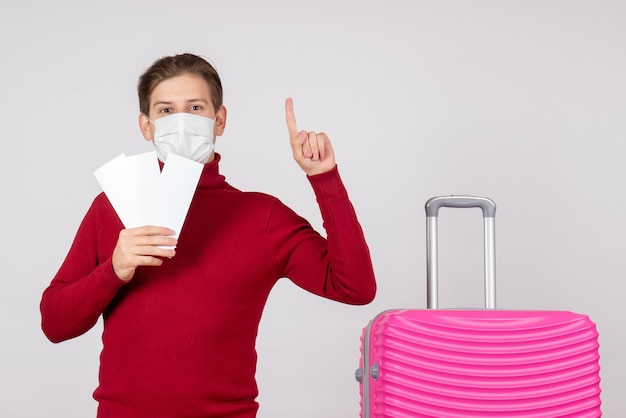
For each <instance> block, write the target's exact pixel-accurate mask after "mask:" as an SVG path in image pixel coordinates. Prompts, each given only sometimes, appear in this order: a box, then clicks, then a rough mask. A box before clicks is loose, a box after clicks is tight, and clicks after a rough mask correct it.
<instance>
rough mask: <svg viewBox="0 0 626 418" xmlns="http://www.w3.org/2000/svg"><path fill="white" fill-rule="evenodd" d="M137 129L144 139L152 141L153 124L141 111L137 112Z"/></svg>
mask: <svg viewBox="0 0 626 418" xmlns="http://www.w3.org/2000/svg"><path fill="white" fill-rule="evenodd" d="M139 129H141V134H142V135H143V137H144V139H145V140H146V141H152V140H153V139H154V125H152V122H150V119H148V117H147V116H146V115H144V114H143V113H140V114H139Z"/></svg>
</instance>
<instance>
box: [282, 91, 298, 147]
mask: <svg viewBox="0 0 626 418" xmlns="http://www.w3.org/2000/svg"><path fill="white" fill-rule="evenodd" d="M285 114H286V118H287V129H288V130H289V136H290V137H292V138H293V137H295V136H297V135H298V125H296V115H295V114H294V113H293V100H292V99H291V97H289V98H287V100H285Z"/></svg>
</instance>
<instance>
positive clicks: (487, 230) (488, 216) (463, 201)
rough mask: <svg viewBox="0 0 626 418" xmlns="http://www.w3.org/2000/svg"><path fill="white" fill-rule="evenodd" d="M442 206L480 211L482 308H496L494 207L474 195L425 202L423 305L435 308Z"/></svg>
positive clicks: (485, 199)
mask: <svg viewBox="0 0 626 418" xmlns="http://www.w3.org/2000/svg"><path fill="white" fill-rule="evenodd" d="M442 207H451V208H481V209H482V211H483V219H484V245H485V246H484V253H485V307H486V308H487V309H496V247H495V242H496V233H495V217H496V204H495V203H494V202H493V200H491V199H488V198H486V197H475V196H441V197H433V198H431V199H429V200H428V201H427V202H426V207H425V209H426V241H427V242H426V251H427V255H426V258H427V260H426V287H427V300H426V306H427V307H428V309H437V308H438V307H439V294H438V283H439V278H438V273H439V272H438V259H439V256H438V231H437V219H438V217H439V209H440V208H442Z"/></svg>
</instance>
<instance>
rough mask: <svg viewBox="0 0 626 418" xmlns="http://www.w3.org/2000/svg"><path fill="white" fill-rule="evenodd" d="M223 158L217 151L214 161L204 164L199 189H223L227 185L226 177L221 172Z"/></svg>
mask: <svg viewBox="0 0 626 418" xmlns="http://www.w3.org/2000/svg"><path fill="white" fill-rule="evenodd" d="M221 159H222V157H221V155H220V154H218V153H215V158H214V159H213V161H211V162H208V163H206V164H205V165H204V167H203V168H202V174H201V175H200V180H198V189H223V188H224V187H225V186H226V178H225V177H224V176H222V175H221V174H220V160H221Z"/></svg>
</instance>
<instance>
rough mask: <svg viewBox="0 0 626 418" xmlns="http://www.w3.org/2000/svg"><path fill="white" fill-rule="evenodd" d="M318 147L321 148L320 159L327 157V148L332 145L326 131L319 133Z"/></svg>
mask: <svg viewBox="0 0 626 418" xmlns="http://www.w3.org/2000/svg"><path fill="white" fill-rule="evenodd" d="M317 147H318V149H319V156H320V160H323V159H324V158H326V155H327V150H328V148H329V147H330V139H328V135H326V134H325V133H324V132H320V133H319V134H317Z"/></svg>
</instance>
